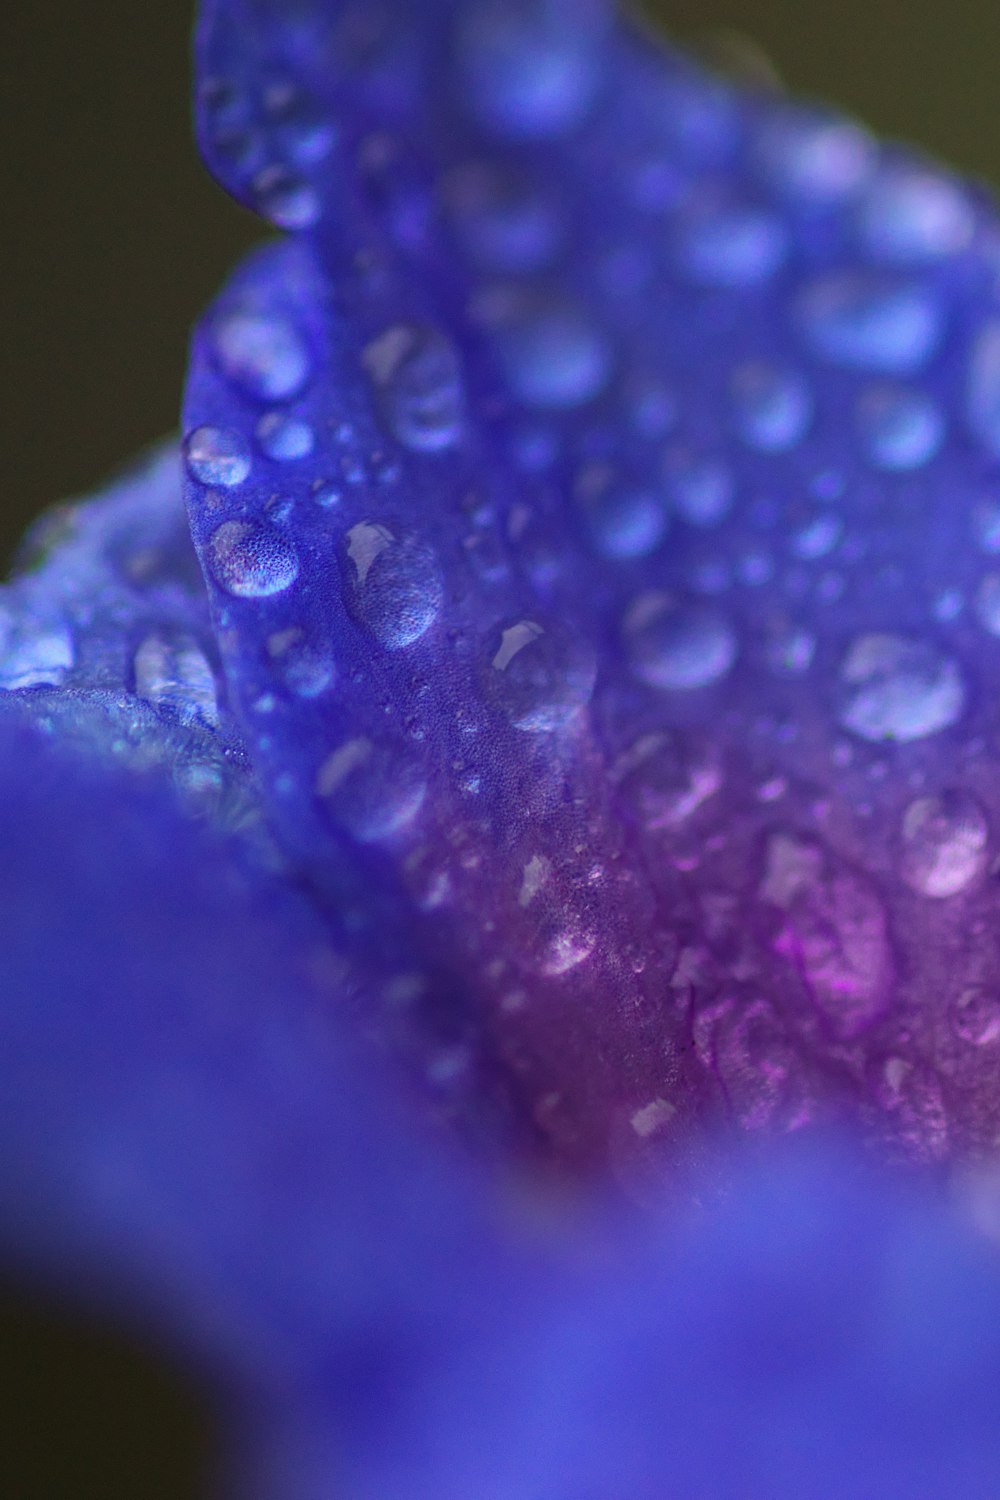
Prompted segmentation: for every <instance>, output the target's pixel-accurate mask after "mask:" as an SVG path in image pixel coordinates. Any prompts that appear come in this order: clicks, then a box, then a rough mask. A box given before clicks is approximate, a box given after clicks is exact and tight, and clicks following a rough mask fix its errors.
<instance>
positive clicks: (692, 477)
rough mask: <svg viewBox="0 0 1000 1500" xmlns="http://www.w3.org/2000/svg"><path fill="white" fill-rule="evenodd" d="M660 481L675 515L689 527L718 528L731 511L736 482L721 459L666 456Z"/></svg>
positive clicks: (679, 455)
mask: <svg viewBox="0 0 1000 1500" xmlns="http://www.w3.org/2000/svg"><path fill="white" fill-rule="evenodd" d="M664 479H665V480H666V483H667V488H668V490H669V493H670V498H671V500H672V501H673V504H674V508H675V510H676V511H677V514H678V515H679V516H680V517H681V518H682V520H685V521H687V523H688V525H690V526H698V527H706V528H707V527H712V526H718V525H719V524H720V523H721V522H722V521H724V520H725V519H726V517H727V516H728V514H729V512H730V510H731V509H732V506H733V500H734V499H735V495H736V482H735V480H734V478H733V473H732V470H731V469H730V467H729V465H728V464H727V463H726V462H725V461H724V460H723V459H721V458H704V457H700V456H696V455H693V454H689V453H685V452H677V453H671V454H668V456H667V460H666V463H665V464H664Z"/></svg>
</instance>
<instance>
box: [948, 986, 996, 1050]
mask: <svg viewBox="0 0 1000 1500" xmlns="http://www.w3.org/2000/svg"><path fill="white" fill-rule="evenodd" d="M950 1020H951V1026H952V1030H953V1031H954V1033H955V1035H956V1036H957V1038H958V1040H959V1041H960V1042H966V1043H967V1044H968V1045H969V1046H970V1047H988V1046H989V1045H990V1044H991V1043H992V1042H996V1041H1000V993H998V992H997V990H995V989H990V988H989V987H988V986H986V985H983V984H975V985H969V986H968V987H967V988H966V989H964V990H962V991H961V992H960V993H959V994H958V995H956V997H955V999H954V1000H953V1001H952V1004H951V1008H950Z"/></svg>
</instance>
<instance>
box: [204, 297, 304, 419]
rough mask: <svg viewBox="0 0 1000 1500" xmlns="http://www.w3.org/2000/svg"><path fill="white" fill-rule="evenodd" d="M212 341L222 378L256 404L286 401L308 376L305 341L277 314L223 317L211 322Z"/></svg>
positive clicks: (236, 313)
mask: <svg viewBox="0 0 1000 1500" xmlns="http://www.w3.org/2000/svg"><path fill="white" fill-rule="evenodd" d="M212 339H213V347H214V350H215V356H216V359H217V360H218V363H219V366H220V368H221V370H222V372H223V374H224V375H227V376H228V377H229V379H230V380H232V381H234V382H235V383H236V385H238V386H239V387H240V388H241V390H243V391H245V392H246V393H247V395H249V396H253V397H254V398H255V399H256V400H258V401H287V400H288V399H289V398H290V397H292V396H295V395H297V394H298V393H299V391H301V390H302V388H303V386H304V385H305V383H306V381H307V380H308V379H309V376H310V374H311V364H310V359H309V350H308V348H307V347H306V343H305V340H304V339H303V338H302V336H301V334H300V333H299V332H298V330H297V329H296V328H295V326H294V325H293V324H292V323H290V322H289V321H288V319H287V318H283V317H280V316H278V315H277V314H274V313H262V312H253V311H241V310H239V309H237V310H235V311H232V312H228V313H225V314H223V315H222V316H221V317H219V318H217V319H216V320H215V323H214V324H213V326H212Z"/></svg>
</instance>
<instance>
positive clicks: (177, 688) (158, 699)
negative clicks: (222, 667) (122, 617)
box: [133, 631, 219, 725]
mask: <svg viewBox="0 0 1000 1500" xmlns="http://www.w3.org/2000/svg"><path fill="white" fill-rule="evenodd" d="M133 670H134V674H135V691H136V694H137V696H138V697H140V698H145V699H146V701H147V702H148V703H152V704H155V706H156V707H157V708H166V709H170V710H172V712H173V713H174V714H176V716H177V717H178V718H179V719H180V720H181V721H182V722H183V723H199V722H200V723H203V724H210V725H214V724H217V723H218V721H219V706H218V699H217V695H216V689H215V676H214V674H213V672H212V668H211V667H210V666H209V664H208V662H207V660H206V659H205V654H204V652H203V651H202V649H201V647H200V646H199V645H198V642H197V641H196V640H194V638H193V637H192V636H189V635H184V634H167V633H166V632H164V631H153V632H152V633H151V634H150V635H147V636H146V638H145V639H144V640H143V641H142V643H141V645H140V646H139V648H138V650H137V651H136V653H135V660H134V663H133Z"/></svg>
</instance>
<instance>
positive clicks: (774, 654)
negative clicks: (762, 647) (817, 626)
mask: <svg viewBox="0 0 1000 1500" xmlns="http://www.w3.org/2000/svg"><path fill="white" fill-rule="evenodd" d="M815 655H816V637H815V636H814V635H813V634H812V632H811V631H809V630H806V629H805V628H804V627H803V626H801V625H791V624H788V623H779V624H777V625H776V626H775V627H774V628H773V629H772V630H771V632H770V633H769V637H768V641H767V661H768V665H769V666H770V668H771V670H772V671H774V672H781V673H786V672H787V673H789V674H790V675H792V676H797V675H798V674H799V673H800V672H808V670H809V668H810V667H811V666H812V663H813V658H814V656H815Z"/></svg>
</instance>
